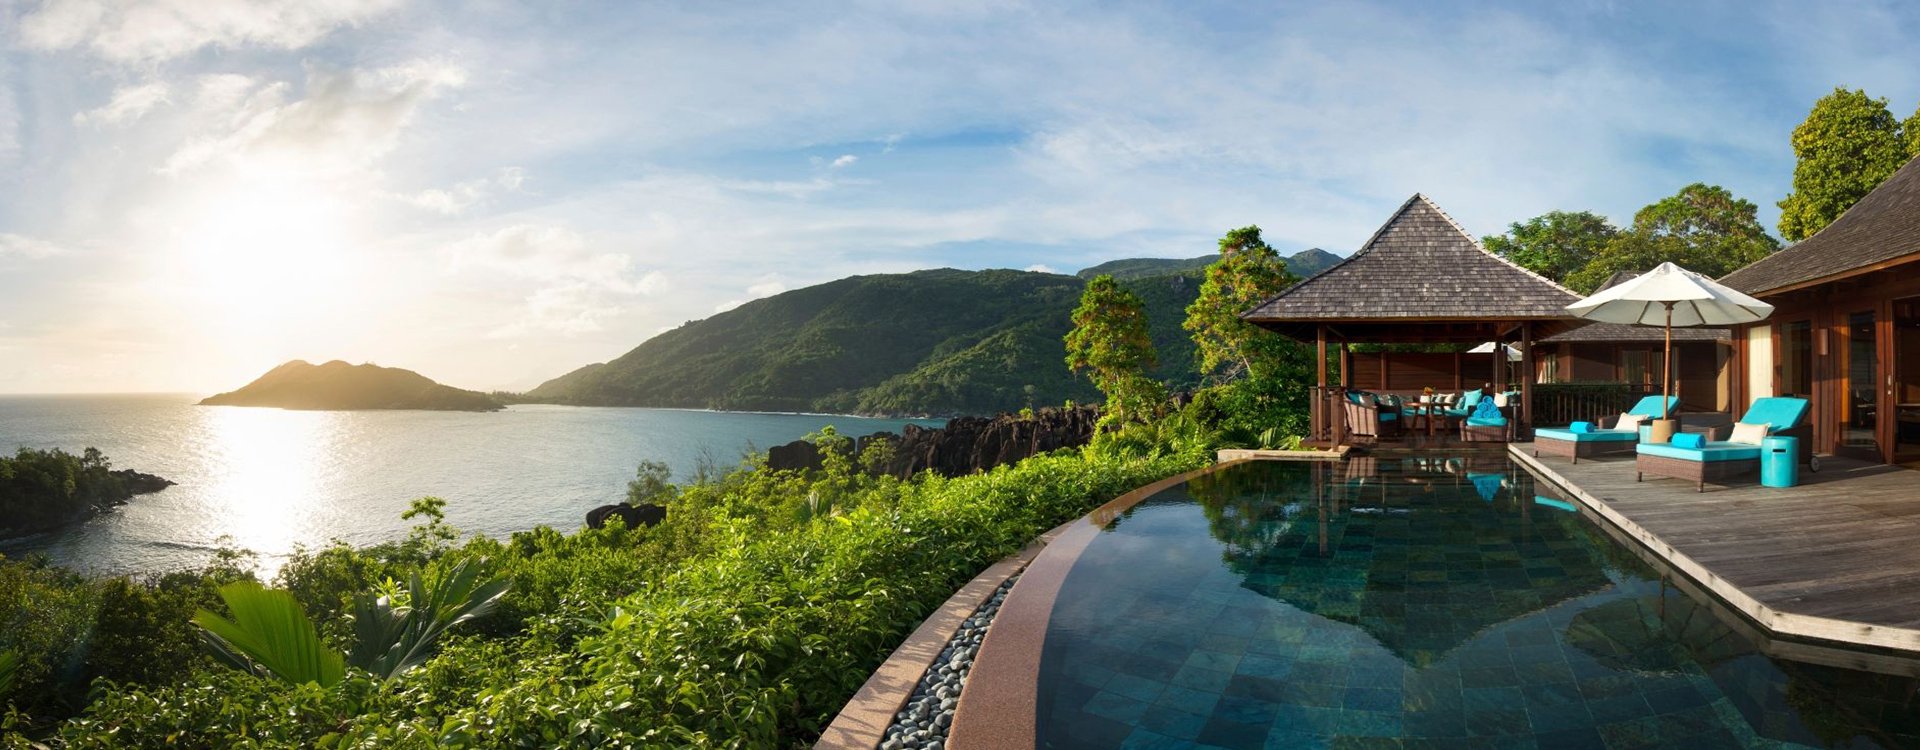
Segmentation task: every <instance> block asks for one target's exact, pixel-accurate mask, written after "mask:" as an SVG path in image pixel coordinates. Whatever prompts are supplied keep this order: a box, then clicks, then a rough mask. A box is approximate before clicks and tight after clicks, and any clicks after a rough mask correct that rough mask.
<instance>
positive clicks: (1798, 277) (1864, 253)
mask: <svg viewBox="0 0 1920 750" xmlns="http://www.w3.org/2000/svg"><path fill="white" fill-rule="evenodd" d="M1916 260H1920V159H1914V160H1912V161H1909V162H1907V164H1906V166H1903V167H1901V168H1900V169H1898V170H1896V171H1895V172H1894V173H1893V176H1891V177H1888V178H1887V180H1886V181H1885V182H1882V183H1880V186H1879V187H1876V188H1874V189H1873V192H1870V193H1867V195H1866V197H1863V198H1861V199H1860V202H1859V203H1855V204H1853V207H1852V208H1849V209H1847V211H1846V213H1843V214H1841V215H1840V218H1838V219H1834V220H1833V223H1832V224H1828V225H1827V228H1825V229H1822V230H1820V231H1819V232H1816V233H1814V235H1813V236H1812V237H1808V238H1806V239H1805V240H1801V241H1800V242H1798V243H1796V244H1794V245H1793V246H1791V247H1788V248H1786V249H1785V250H1781V251H1780V252H1777V253H1774V254H1772V255H1769V256H1767V257H1765V258H1761V259H1760V260H1757V261H1754V262H1752V263H1749V264H1747V265H1746V266H1745V267H1743V268H1740V269H1738V270H1735V271H1734V272H1733V273H1730V274H1727V275H1726V276H1725V277H1722V278H1721V279H1720V283H1722V284H1726V285H1727V286H1730V287H1733V288H1734V289H1738V290H1740V291H1742V292H1746V293H1747V294H1752V295H1763V294H1766V293H1769V292H1779V291H1785V290H1786V289H1787V288H1788V287H1795V286H1802V285H1806V284H1809V283H1813V282H1819V281H1823V280H1827V279H1830V278H1834V277H1840V276H1851V275H1854V274H1855V273H1861V272H1866V271H1871V270H1877V269H1879V268H1884V267H1886V266H1891V265H1896V264H1898V263H1904V262H1909V261H1916Z"/></svg>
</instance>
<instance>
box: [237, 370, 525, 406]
mask: <svg viewBox="0 0 1920 750" xmlns="http://www.w3.org/2000/svg"><path fill="white" fill-rule="evenodd" d="M200 405H201V406H270V407H276V408H280V409H309V410H326V411H347V410H359V409H427V410H435V411H498V410H500V409H503V408H505V405H504V404H502V403H500V400H499V399H496V398H494V397H492V396H489V395H487V394H485V393H480V392H477V391H468V390H462V389H459V388H454V387H452V386H447V385H441V384H439V383H436V382H434V381H433V380H431V379H429V378H427V377H426V376H424V375H421V374H420V373H417V372H414V371H412V370H402V369H399V368H395V367H381V366H379V365H374V364H363V365H351V364H347V363H346V362H342V361H339V360H334V361H332V362H328V363H326V364H323V365H315V364H310V363H308V362H306V361H304V360H298V359H296V360H294V361H292V362H288V363H286V364H284V365H281V366H279V367H275V368H273V369H272V370H269V371H267V374H265V375H261V376H260V378H259V379H258V380H255V381H253V382H251V383H248V384H246V385H245V386H244V387H242V388H240V389H239V390H236V391H229V392H227V393H222V394H219V395H215V396H209V397H207V398H206V399H203V400H202V401H201V402H200Z"/></svg>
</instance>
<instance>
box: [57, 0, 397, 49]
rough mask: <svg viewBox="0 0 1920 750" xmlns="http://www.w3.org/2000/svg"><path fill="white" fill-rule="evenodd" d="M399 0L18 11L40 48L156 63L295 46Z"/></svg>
mask: <svg viewBox="0 0 1920 750" xmlns="http://www.w3.org/2000/svg"><path fill="white" fill-rule="evenodd" d="M399 4H400V2H399V0H48V2H46V3H44V4H42V5H41V6H40V7H39V8H37V9H35V10H33V11H30V12H28V13H25V14H24V15H22V16H21V17H20V29H19V32H20V38H21V40H22V41H23V42H24V43H25V44H26V46H27V47H29V48H32V49H38V50H47V51H53V50H65V49H73V48H80V49H84V50H86V51H87V52H89V53H91V54H93V55H94V56H96V57H99V58H101V59H103V60H107V61H110V62H115V63H123V64H141V63H154V62H158V61H164V60H169V59H172V58H176V57H180V56H183V55H187V54H190V53H193V52H197V51H199V50H201V49H204V48H207V47H216V48H225V49H237V48H242V47H249V46H257V47H265V48H270V49H283V50H294V49H300V48H303V47H306V46H308V45H310V44H313V43H314V42H316V41H319V40H320V39H321V38H322V37H324V36H326V35H327V34H329V33H331V32H332V31H333V30H335V29H337V28H340V27H342V26H350V25H357V24H362V23H365V22H367V21H370V20H372V19H374V18H377V17H379V16H381V15H383V14H386V13H387V12H389V11H391V10H393V9H394V8H396V7H398V6H399Z"/></svg>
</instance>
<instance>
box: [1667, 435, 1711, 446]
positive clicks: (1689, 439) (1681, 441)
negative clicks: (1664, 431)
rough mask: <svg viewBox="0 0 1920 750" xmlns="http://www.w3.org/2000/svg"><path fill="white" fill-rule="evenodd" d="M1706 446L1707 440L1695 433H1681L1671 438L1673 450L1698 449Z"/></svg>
mask: <svg viewBox="0 0 1920 750" xmlns="http://www.w3.org/2000/svg"><path fill="white" fill-rule="evenodd" d="M1706 444H1707V439H1706V438H1705V437H1702V436H1701V435H1700V434H1699V433H1697V432H1682V433H1680V434H1678V435H1674V436H1673V447H1675V448H1700V447H1703V446H1705V445H1706Z"/></svg>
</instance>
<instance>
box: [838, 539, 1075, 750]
mask: <svg viewBox="0 0 1920 750" xmlns="http://www.w3.org/2000/svg"><path fill="white" fill-rule="evenodd" d="M1080 520H1081V519H1078V518H1076V519H1074V520H1071V521H1068V522H1066V523H1063V524H1060V525H1059V526H1055V527H1053V528H1052V529H1049V530H1047V531H1045V532H1042V533H1041V534H1040V536H1038V537H1035V538H1034V540H1033V541H1032V542H1029V543H1028V544H1027V546H1026V547H1023V548H1021V550H1020V551H1019V552H1015V553H1013V554H1011V555H1008V556H1006V557H1003V558H1000V560H999V561H997V562H995V563H994V564H992V565H989V566H987V569H986V570H983V571H981V572H980V574H979V575H977V576H974V577H973V580H971V581H968V582H967V583H966V585H963V586H961V587H960V590H958V591H955V592H953V596H950V597H947V600H946V601H945V602H943V603H941V605H940V607H939V609H935V610H934V611H933V613H932V614H930V615H927V618H926V619H925V620H921V621H920V626H919V627H917V628H914V630H913V633H912V634H911V635H908V636H907V639H906V640H905V641H902V642H901V643H900V646H899V647H898V648H895V649H894V650H893V653H891V654H889V655H887V660H886V661H884V662H881V664H880V667H879V668H878V669H875V670H874V671H873V674H872V675H870V676H868V677H867V681H866V683H864V684H862V685H861V686H860V689H859V690H858V691H855V692H854V694H853V698H851V699H849V700H848V701H847V705H845V706H843V707H841V709H840V713H839V714H838V715H836V716H834V717H833V722H832V723H830V724H828V725H827V728H826V729H825V730H824V731H822V732H821V733H820V739H819V741H817V742H815V743H814V745H813V747H814V748H815V750H874V749H875V748H878V747H880V743H881V742H882V741H884V740H885V739H886V732H887V727H889V726H892V725H893V719H894V717H895V716H897V715H899V713H900V710H901V709H902V708H905V707H906V705H907V701H908V700H909V699H911V698H912V697H913V688H914V686H915V685H918V684H919V683H920V678H921V676H922V675H925V674H926V673H927V669H928V668H929V667H932V666H933V663H934V661H935V660H937V659H938V658H939V657H940V651H941V650H942V649H945V648H946V647H947V643H948V642H950V641H952V640H953V635H954V633H957V632H959V630H960V625H961V623H964V622H966V620H967V618H969V617H972V616H973V613H974V611H975V610H978V609H980V605H981V604H984V603H985V602H986V601H987V600H988V599H990V598H992V597H993V592H994V591H996V590H998V589H999V588H1000V584H1002V583H1006V581H1007V579H1008V578H1012V577H1013V576H1014V575H1015V574H1017V573H1019V572H1020V571H1022V570H1024V569H1025V568H1026V567H1027V565H1028V564H1029V563H1031V562H1033V559H1034V558H1035V557H1038V556H1039V555H1040V553H1041V551H1042V550H1045V549H1046V548H1047V546H1048V545H1049V544H1050V543H1051V542H1052V541H1053V540H1054V539H1055V538H1057V537H1059V536H1060V535H1061V534H1062V533H1063V532H1065V531H1066V530H1067V527H1069V526H1072V525H1074V524H1075V523H1078V522H1079V521H1080ZM998 619H999V618H997V617H996V618H995V620H996V621H997V620H998ZM987 632H989V633H991V632H993V630H992V628H988V630H987Z"/></svg>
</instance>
